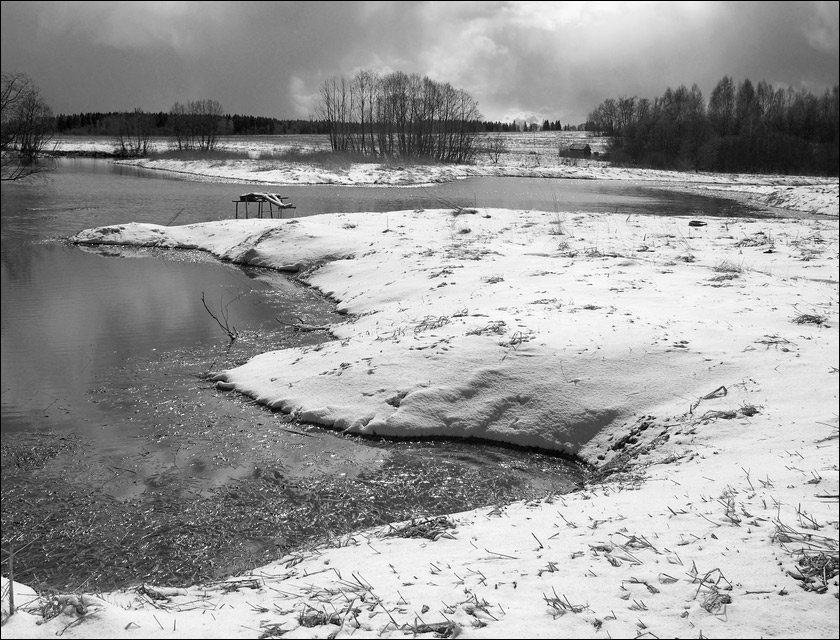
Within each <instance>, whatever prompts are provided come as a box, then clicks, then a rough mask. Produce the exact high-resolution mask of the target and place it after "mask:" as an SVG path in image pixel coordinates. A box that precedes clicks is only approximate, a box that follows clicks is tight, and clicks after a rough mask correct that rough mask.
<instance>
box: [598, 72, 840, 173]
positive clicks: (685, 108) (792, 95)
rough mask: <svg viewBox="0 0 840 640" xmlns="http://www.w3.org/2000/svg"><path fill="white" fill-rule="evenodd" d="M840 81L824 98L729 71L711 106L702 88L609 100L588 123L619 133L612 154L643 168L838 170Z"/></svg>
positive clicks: (604, 131)
mask: <svg viewBox="0 0 840 640" xmlns="http://www.w3.org/2000/svg"><path fill="white" fill-rule="evenodd" d="M838 106H840V94H838V86H837V85H835V86H834V88H833V89H831V90H827V91H825V93H823V94H822V95H820V96H815V95H813V94H812V93H810V92H808V91H805V90H800V91H795V90H794V89H792V88H790V87H787V88H784V89H782V88H777V89H774V88H773V87H772V86H770V84H768V83H767V82H765V81H763V80H762V81H761V82H759V83H758V84H757V85H755V86H754V85H753V84H752V82H751V81H750V80H749V79H745V80H743V81H742V82H741V83H740V84H738V85H737V86H736V84H735V82H734V81H733V80H732V78H730V77H729V76H724V77H723V78H722V79H721V80H720V81H719V82H718V84H717V85H716V86H715V88H714V90H713V91H712V93H711V95H710V96H709V102H708V105H707V104H706V101H705V99H704V98H703V94H702V93H701V91H700V89H699V88H698V87H697V85H696V84H695V85H693V86H692V87H691V89H687V88H686V87H685V86H684V85H683V86H680V87H678V88H677V89H672V88H670V87H668V89H667V90H666V91H665V93H664V94H663V95H662V96H660V97H658V98H654V99H653V100H649V99H647V98H637V97H635V96H634V97H619V98H617V99H614V98H609V99H607V100H604V102H602V103H601V104H600V105H599V106H598V107H597V108H596V109H595V110H594V111H592V112H591V113H590V115H589V118H588V121H587V126H586V128H587V129H589V130H595V131H599V132H601V133H602V134H603V135H605V136H609V137H610V138H611V142H610V146H609V153H610V159H611V160H612V161H613V162H616V163H624V164H632V165H636V166H644V167H654V168H666V169H678V170H683V171H685V170H696V171H715V172H726V173H731V172H745V173H798V174H815V175H835V176H836V175H838V172H840V169H839V168H838V150H839V149H840V112H839V110H838Z"/></svg>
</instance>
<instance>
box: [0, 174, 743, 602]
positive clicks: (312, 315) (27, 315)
mask: <svg viewBox="0 0 840 640" xmlns="http://www.w3.org/2000/svg"><path fill="white" fill-rule="evenodd" d="M268 189H270V190H272V191H275V192H282V193H284V194H286V195H288V196H289V197H290V199H291V201H292V202H294V203H295V204H296V205H297V210H296V214H297V215H317V214H319V213H328V212H339V211H371V212H382V211H391V210H400V209H417V208H437V207H441V206H447V205H452V204H458V205H462V206H466V205H473V204H476V205H478V206H488V207H510V208H519V209H529V208H546V209H548V210H557V209H562V210H575V211H605V210H606V211H612V210H616V209H617V210H620V211H622V212H627V213H628V214H629V213H641V214H668V215H693V216H701V215H733V216H736V215H750V214H752V213H753V212H750V211H747V210H745V209H744V208H743V207H740V206H739V205H737V204H735V203H732V202H730V201H726V200H717V199H710V198H704V197H701V196H692V195H686V194H681V193H676V192H671V191H657V190H651V189H646V188H642V187H638V186H632V185H621V184H610V183H601V182H597V183H596V182H593V181H569V180H555V181H551V180H542V179H499V178H494V179H470V180H466V181H460V182H457V183H451V184H445V185H438V186H435V187H424V188H402V189H397V188H381V187H370V188H362V187H337V186H303V187H266V186H258V187H254V186H252V185H243V184H224V183H216V182H189V181H183V180H179V179H172V178H171V177H168V176H166V175H161V174H158V173H153V172H148V171H143V170H137V169H133V168H128V167H120V166H118V165H113V164H111V163H110V162H108V161H105V160H93V159H73V160H70V159H66V160H61V161H59V166H58V168H57V170H55V171H53V172H51V173H49V174H46V175H45V177H43V178H39V179H37V180H34V181H32V182H29V183H27V184H11V185H6V184H4V185H3V189H2V437H3V438H2V441H3V442H2V449H3V482H2V486H3V493H2V498H3V505H2V512H3V527H2V529H3V531H2V538H3V548H4V549H18V550H19V551H18V556H17V560H16V566H17V578H16V579H18V580H20V581H23V582H29V583H30V584H33V585H41V586H44V587H52V588H76V587H78V586H79V585H81V584H82V583H83V582H85V581H88V585H89V586H96V587H98V588H113V587H116V586H122V585H125V584H129V583H132V582H134V581H135V580H140V579H142V580H148V581H152V582H158V583H165V582H170V583H185V582H190V581H193V580H204V579H208V578H212V577H217V576H220V575H225V574H227V573H230V572H235V571H237V570H239V569H244V568H248V567H251V566H254V565H256V564H260V563H262V562H265V561H268V560H270V559H272V558H273V557H275V556H277V555H280V554H282V552H283V550H286V549H289V548H293V547H295V546H298V545H301V544H305V543H307V542H309V541H312V540H315V539H319V538H323V537H324V536H328V535H339V534H341V533H342V532H346V531H349V530H352V529H354V528H357V527H360V526H369V525H374V524H377V523H380V522H387V521H392V520H398V519H404V518H409V517H411V516H413V515H432V514H435V513H448V512H454V511H459V510H466V509H471V508H475V507H478V506H485V505H489V504H495V503H498V502H502V501H506V500H512V499H517V498H527V497H536V496H540V495H545V494H546V493H547V492H549V491H555V492H565V491H568V490H569V489H570V488H572V487H573V486H574V484H575V482H576V481H578V480H579V479H580V477H581V470H580V469H579V468H578V467H576V466H575V465H573V464H570V463H569V462H568V461H565V460H563V459H561V458H559V457H555V456H550V455H544V454H539V453H534V452H522V451H517V450H512V449H509V448H504V447H498V446H494V445H491V444H487V443H483V444H482V443H458V442H444V441H428V442H396V443H395V442H387V441H379V440H375V441H373V440H366V439H362V438H358V437H348V436H342V435H339V434H334V433H331V432H328V431H325V430H323V429H318V428H314V427H309V426H307V425H298V424H291V423H289V422H288V421H287V419H286V418H284V417H283V416H279V415H274V414H271V413H270V412H267V411H265V410H263V409H261V408H259V407H256V406H255V405H254V404H253V403H250V402H247V401H245V400H243V399H241V398H238V397H236V396H233V395H231V394H222V393H219V392H217V391H216V390H215V389H214V387H213V385H212V384H211V383H209V382H208V381H207V380H206V375H207V374H209V373H211V372H216V371H219V370H222V369H224V368H229V367H232V366H236V365H237V364H239V363H241V362H244V361H246V360H247V359H248V358H250V357H252V356H253V355H256V354H257V353H261V352H264V351H267V350H270V349H275V348H284V347H291V346H296V345H303V344H311V343H312V342H314V341H318V340H322V339H324V338H323V337H320V336H318V335H317V334H299V333H295V332H294V331H292V330H291V329H289V328H288V327H286V326H284V325H282V324H280V323H278V322H277V318H278V317H279V318H281V319H284V318H285V319H288V320H289V321H293V319H295V318H302V319H303V320H304V321H305V322H308V323H311V324H323V323H328V322H331V321H333V320H335V319H337V318H338V316H337V314H335V312H334V310H333V307H332V304H331V303H330V302H329V301H327V300H324V299H323V298H322V297H321V296H319V295H318V294H317V292H314V291H312V290H310V289H308V288H306V287H303V286H301V285H300V284H298V283H296V282H295V281H293V280H291V279H289V278H287V277H285V276H283V275H281V274H278V273H274V272H271V271H268V270H261V269H243V268H240V267H235V266H232V265H227V264H222V263H219V262H218V261H216V260H214V259H212V258H209V257H208V256H206V255H204V254H201V253H200V252H155V251H153V250H145V249H142V250H141V249H135V250H129V249H125V250H123V249H117V248H109V249H107V250H93V249H83V248H79V247H75V246H71V245H68V244H67V243H65V242H62V239H63V238H66V237H68V236H70V235H72V234H74V233H76V232H77V231H80V230H82V229H85V228H89V227H96V226H102V225H108V224H118V223H125V222H150V223H156V224H163V225H169V224H188V223H193V222H202V221H208V220H219V219H224V218H230V217H232V215H233V204H232V202H231V200H232V199H233V198H235V197H237V196H238V194H240V193H243V192H246V191H252V190H268ZM202 297H203V298H204V302H202ZM205 303H206V304H207V307H208V308H209V309H210V311H213V312H215V315H216V316H217V317H218V318H222V319H224V320H225V322H226V323H229V326H232V327H236V329H237V330H238V331H239V333H240V337H239V339H237V340H236V341H234V342H232V343H231V342H230V341H229V340H228V339H227V336H226V335H225V334H224V333H223V332H222V330H221V328H220V326H219V324H218V323H217V321H216V320H215V319H214V318H213V317H212V316H211V314H210V313H209V312H208V308H205V306H204V305H205ZM3 561H4V567H3V572H4V575H5V573H6V565H5V561H6V558H5V557H4V558H3Z"/></svg>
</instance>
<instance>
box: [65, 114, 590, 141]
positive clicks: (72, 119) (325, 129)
mask: <svg viewBox="0 0 840 640" xmlns="http://www.w3.org/2000/svg"><path fill="white" fill-rule="evenodd" d="M127 113H128V112H125V113H124V112H116V111H112V112H108V113H102V112H98V111H96V112H90V113H73V114H69V115H65V114H60V115H58V116H56V117H55V132H56V133H58V134H61V135H69V136H73V135H79V136H109V135H116V132H117V131H118V130H119V125H120V122H121V121H122V120H123V118H124V117H125V116H126V115H127ZM150 115H151V116H152V118H153V126H152V131H151V135H154V136H171V135H174V127H173V126H172V123H171V122H170V118H171V113H169V112H165V111H159V112H151V113H150ZM222 120H223V124H222V127H221V135H233V136H238V135H251V136H274V135H287V134H297V135H305V134H327V133H329V124H328V123H326V122H323V121H320V120H281V119H278V118H267V117H262V116H243V115H230V114H228V115H225V116H223V118H222ZM583 128H584V125H579V126H575V125H569V124H566V125H562V124H561V123H560V121H559V120H556V121H550V120H544V121H543V123H542V125H541V126H540V125H537V124H526V123H524V122H523V121H516V120H514V121H513V122H501V121H495V122H491V121H487V122H481V123H479V124H477V125H476V126H475V128H474V129H475V131H476V132H504V131H522V130H523V129H525V130H526V131H531V130H536V131H574V130H577V129H581V130H582V129H583Z"/></svg>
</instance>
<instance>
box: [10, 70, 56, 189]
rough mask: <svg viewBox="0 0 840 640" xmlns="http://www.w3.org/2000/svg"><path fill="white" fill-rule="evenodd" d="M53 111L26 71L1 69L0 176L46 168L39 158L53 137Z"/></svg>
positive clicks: (18, 175) (12, 177) (13, 176)
mask: <svg viewBox="0 0 840 640" xmlns="http://www.w3.org/2000/svg"><path fill="white" fill-rule="evenodd" d="M53 122H54V118H53V112H52V109H51V108H50V106H49V105H48V104H47V103H46V101H45V100H44V98H43V97H42V96H41V92H40V90H39V89H38V87H37V86H36V85H35V83H34V82H33V81H32V78H30V77H29V76H28V75H26V74H25V73H20V72H8V73H7V72H3V76H2V88H0V156H2V167H1V168H0V176H2V179H3V180H20V179H21V178H25V177H26V176H30V175H32V174H35V173H40V172H42V171H45V170H47V169H49V165H46V164H44V163H43V162H42V161H40V159H41V157H42V156H43V152H44V148H45V147H46V145H47V144H48V143H49V142H50V140H51V139H52V132H53Z"/></svg>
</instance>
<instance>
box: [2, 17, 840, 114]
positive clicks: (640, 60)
mask: <svg viewBox="0 0 840 640" xmlns="http://www.w3.org/2000/svg"><path fill="white" fill-rule="evenodd" d="M0 27H1V28H2V67H3V70H4V71H10V70H17V71H24V72H26V73H28V74H29V75H31V76H32V78H33V79H34V80H35V81H36V83H37V84H38V85H39V86H40V87H41V89H42V91H43V93H44V94H45V96H46V97H47V99H48V101H49V102H50V104H51V105H52V106H53V108H54V109H55V110H56V111H57V112H61V113H74V112H80V111H110V110H125V109H132V108H134V107H141V108H143V109H146V110H168V109H169V108H170V107H171V106H172V104H173V103H174V102H176V101H181V102H183V101H187V100H193V99H199V98H212V99H215V100H218V101H219V102H221V103H222V105H223V107H224V108H225V110H226V111H228V112H230V113H247V114H253V115H267V116H274V117H279V118H294V117H304V118H305V117H308V116H309V115H310V114H314V111H315V104H314V102H313V98H314V97H315V96H316V94H317V91H318V88H319V86H320V85H321V83H322V82H323V81H324V80H325V79H326V78H328V77H330V76H332V75H336V74H344V75H347V76H349V75H352V74H353V73H354V72H355V71H357V70H359V69H362V68H365V69H371V70H373V71H377V72H388V71H392V70H401V71H406V72H408V73H419V74H421V75H428V76H429V77H431V78H433V79H435V80H438V81H441V82H449V83H451V84H452V85H453V86H455V87H458V88H463V89H466V90H467V91H469V92H470V93H471V94H472V95H473V97H475V98H476V99H477V100H478V102H479V108H480V109H481V111H482V113H483V114H484V116H485V117H486V118H488V119H494V120H510V119H512V118H514V117H519V118H522V117H526V116H528V115H531V116H532V117H534V118H544V117H545V118H550V119H552V120H553V119H561V120H562V121H563V122H572V123H577V122H581V121H582V120H583V119H584V118H585V117H586V114H587V113H588V112H589V111H590V110H592V109H593V108H594V107H595V106H597V105H598V103H600V102H601V101H602V100H603V99H605V98H607V97H616V96H618V95H637V96H640V97H650V98H653V97H656V96H658V95H661V94H662V93H663V92H664V90H665V88H666V87H668V86H674V87H675V86H678V85H680V84H685V85H688V86H690V85H691V84H693V83H697V84H698V85H699V86H700V88H701V89H702V90H703V92H704V94H705V95H708V93H709V92H710V91H711V89H712V88H713V87H714V84H715V83H716V82H717V81H718V80H719V79H720V78H721V77H722V76H723V75H730V76H732V77H733V78H735V79H736V81H740V80H742V79H744V78H750V79H751V80H752V81H753V82H757V81H759V80H767V81H768V82H771V83H774V84H784V85H791V86H793V87H794V88H795V89H799V88H806V89H808V90H811V91H813V92H815V93H821V92H822V91H823V90H825V88H827V87H830V86H832V85H834V84H837V83H838V3H836V2H795V3H794V2H761V3H753V2H743V3H741V2H722V3H715V2H235V3H234V2H3V3H2V25H0Z"/></svg>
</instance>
